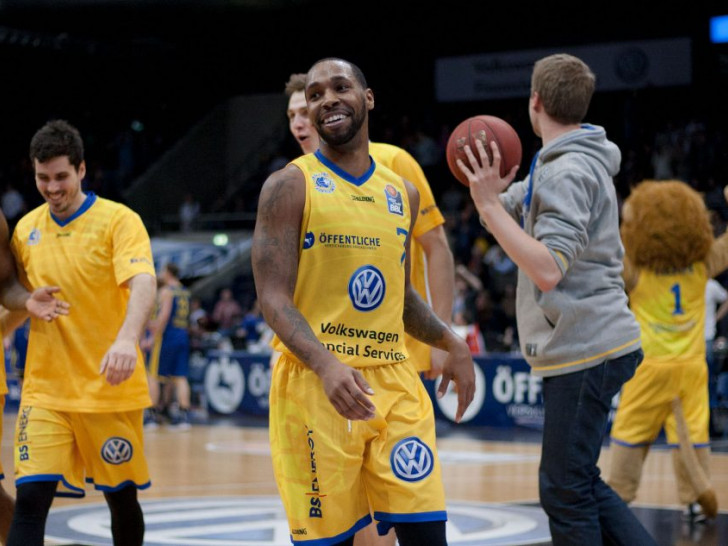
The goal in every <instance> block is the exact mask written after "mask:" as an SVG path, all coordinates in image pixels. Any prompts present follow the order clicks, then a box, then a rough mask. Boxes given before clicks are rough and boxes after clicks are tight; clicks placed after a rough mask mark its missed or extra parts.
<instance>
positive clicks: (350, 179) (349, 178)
mask: <svg viewBox="0 0 728 546" xmlns="http://www.w3.org/2000/svg"><path fill="white" fill-rule="evenodd" d="M313 155H315V156H316V158H317V159H318V160H319V161H320V162H321V163H323V164H324V165H325V166H326V168H328V169H331V170H332V171H334V173H336V175H337V176H339V177H341V178H343V179H344V180H346V181H347V182H351V183H352V184H354V185H355V186H361V185H362V184H364V182H366V181H367V180H369V179H370V178H371V177H372V175H373V174H374V169H375V168H376V166H377V164H376V163H375V162H374V159H373V158H372V156H369V159H370V161H371V162H372V164H371V165H370V166H369V169H368V170H367V172H365V173H364V174H363V175H361V176H360V177H359V178H357V177H356V176H352V175H350V174H349V173H348V172H346V171H345V170H344V169H342V168H341V167H339V166H338V165H337V164H336V163H334V162H333V161H331V160H329V159H327V158H326V157H324V154H322V153H321V150H320V149H318V150H316V151H315V152H314V153H313Z"/></svg>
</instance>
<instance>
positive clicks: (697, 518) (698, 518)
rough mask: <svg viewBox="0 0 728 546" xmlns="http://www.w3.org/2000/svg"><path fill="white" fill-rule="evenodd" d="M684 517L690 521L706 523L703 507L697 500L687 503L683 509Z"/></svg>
mask: <svg viewBox="0 0 728 546" xmlns="http://www.w3.org/2000/svg"><path fill="white" fill-rule="evenodd" d="M682 517H683V519H684V520H686V521H688V522H690V523H705V520H706V517H705V513H704V512H703V507H702V506H700V505H699V504H698V503H697V502H692V503H690V504H688V505H687V507H686V508H685V510H684V511H683V514H682Z"/></svg>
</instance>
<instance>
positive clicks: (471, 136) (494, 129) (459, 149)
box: [446, 115, 523, 186]
mask: <svg viewBox="0 0 728 546" xmlns="http://www.w3.org/2000/svg"><path fill="white" fill-rule="evenodd" d="M476 140H480V141H481V142H482V143H483V145H484V146H485V151H486V152H487V153H488V159H489V161H490V162H491V163H492V162H493V154H492V151H491V149H490V143H491V142H495V143H496V144H497V145H498V150H499V151H500V154H501V165H500V175H501V176H502V177H503V176H505V175H506V174H507V173H509V172H510V170H511V169H512V168H513V167H514V166H516V165H520V163H521V156H522V154H523V150H522V148H521V139H520V138H518V133H516V130H515V129H514V128H513V127H512V126H511V125H510V124H509V123H508V122H507V121H505V120H503V119H501V118H499V117H496V116H486V115H481V116H472V117H469V118H468V119H466V120H464V121H462V122H461V123H460V124H458V126H457V127H455V129H454V130H453V132H452V133H451V134H450V138H449V139H448V141H447V148H446V155H447V165H448V167H449V168H450V172H451V173H452V174H453V176H454V177H455V178H457V180H458V181H459V182H460V183H461V184H464V185H465V186H468V185H469V182H468V179H467V178H466V177H465V175H464V174H463V173H462V171H461V170H460V168H459V167H458V166H457V163H455V161H456V160H457V159H462V160H463V162H464V163H465V165H466V166H468V165H470V163H469V161H468V158H467V156H466V155H465V145H466V144H467V145H470V149H471V151H472V152H473V153H474V154H475V157H476V158H477V157H478V149H477V148H476V147H475V141H476Z"/></svg>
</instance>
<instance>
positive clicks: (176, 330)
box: [163, 286, 190, 340]
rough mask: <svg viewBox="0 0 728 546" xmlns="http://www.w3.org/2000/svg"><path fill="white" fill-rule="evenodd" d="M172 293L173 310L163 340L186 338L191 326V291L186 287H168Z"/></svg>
mask: <svg viewBox="0 0 728 546" xmlns="http://www.w3.org/2000/svg"><path fill="white" fill-rule="evenodd" d="M167 289H168V290H171V291H172V310H171V311H170V314H169V320H168V321H167V325H166V326H165V328H164V334H163V338H164V339H165V340H166V339H167V338H186V337H187V336H188V335H189V326H190V291H189V290H188V289H187V288H185V287H184V286H168V287H167Z"/></svg>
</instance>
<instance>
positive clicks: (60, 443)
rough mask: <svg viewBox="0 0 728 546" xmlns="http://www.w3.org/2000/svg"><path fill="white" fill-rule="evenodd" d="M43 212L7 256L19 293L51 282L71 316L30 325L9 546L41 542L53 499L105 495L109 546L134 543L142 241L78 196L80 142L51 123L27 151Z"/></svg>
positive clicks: (133, 227) (113, 209)
mask: <svg viewBox="0 0 728 546" xmlns="http://www.w3.org/2000/svg"><path fill="white" fill-rule="evenodd" d="M30 158H31V161H32V162H33V167H34V170H35V182H36V187H37V189H38V191H39V192H40V194H41V196H42V197H43V198H44V199H45V201H46V202H45V203H44V204H43V205H41V206H39V207H37V208H35V209H34V210H32V211H30V212H29V213H27V214H26V215H25V216H24V217H23V218H21V220H20V221H19V222H18V224H17V226H16V228H15V232H14V234H13V239H12V250H13V253H14V254H15V258H16V261H17V264H18V270H19V272H20V278H21V280H24V281H25V282H26V283H27V284H28V285H29V286H33V285H38V284H41V283H50V282H53V283H57V284H58V285H59V286H61V287H63V292H62V294H63V297H64V299H65V300H66V301H68V302H69V303H70V304H71V306H72V309H73V312H72V313H70V314H69V316H68V317H64V320H60V321H55V322H52V323H47V322H42V321H39V320H37V319H31V326H30V336H29V340H28V353H27V366H26V371H25V379H24V383H23V392H22V400H21V405H20V408H19V412H18V421H17V425H16V431H15V477H16V481H15V483H16V486H17V495H16V498H17V500H16V510H15V515H14V517H13V522H12V525H11V527H10V536H9V538H8V544H10V545H15V546H20V545H22V546H35V545H38V546H40V545H42V544H43V535H44V528H45V520H46V516H47V514H48V511H49V509H50V506H51V503H52V501H53V497H54V495H55V494H58V495H65V496H68V495H70V496H79V497H80V496H83V495H84V494H85V492H84V485H85V482H87V481H88V482H92V483H93V484H94V485H95V487H96V489H99V490H101V491H103V493H104V497H105V499H106V501H107V504H108V505H109V509H110V512H111V532H112V535H113V538H114V543H115V544H124V545H129V546H138V545H141V544H142V542H143V538H144V516H143V514H142V510H141V506H140V505H139V502H138V500H137V489H138V488H146V487H148V486H149V484H150V481H149V473H148V470H147V464H146V460H145V457H144V445H143V434H142V412H143V408H145V407H147V406H149V405H150V399H149V390H148V387H147V380H146V374H145V369H144V361H143V358H142V354H141V351H140V349H139V346H138V341H139V339H140V337H141V334H142V329H143V328H144V325H145V322H146V320H147V317H149V314H150V312H151V308H152V305H153V304H154V299H155V293H156V278H155V271H154V263H153V261H152V253H151V244H150V241H149V236H148V234H147V231H146V229H145V227H144V224H143V223H142V221H141V218H140V217H139V215H137V214H136V213H134V212H133V211H131V210H130V209H128V208H127V207H126V206H124V205H122V204H119V203H115V202H113V201H109V200H107V199H103V198H100V197H98V196H96V195H94V194H93V193H90V192H89V193H86V192H84V191H83V190H82V189H81V181H82V180H83V178H84V175H85V174H86V166H85V162H84V153H83V141H82V140H81V136H80V134H79V133H78V131H77V130H76V128H74V127H73V126H71V125H70V124H69V123H67V122H65V121H61V120H56V121H51V122H49V123H47V124H45V125H44V126H43V127H41V128H40V129H39V130H38V131H37V132H36V133H35V135H34V136H33V138H32V140H31V143H30Z"/></svg>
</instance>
